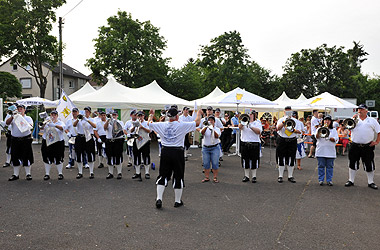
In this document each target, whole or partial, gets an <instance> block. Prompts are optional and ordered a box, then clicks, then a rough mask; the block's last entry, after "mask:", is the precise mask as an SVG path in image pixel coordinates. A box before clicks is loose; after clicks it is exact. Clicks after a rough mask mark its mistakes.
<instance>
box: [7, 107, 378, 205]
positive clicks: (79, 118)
mask: <svg viewBox="0 0 380 250" xmlns="http://www.w3.org/2000/svg"><path fill="white" fill-rule="evenodd" d="M189 110H190V109H189V108H188V107H184V108H183V109H182V110H179V109H178V107H177V106H176V105H172V106H170V107H168V108H167V109H166V110H165V111H164V112H162V113H161V117H159V118H158V117H155V115H154V114H155V111H154V110H150V112H149V116H148V117H147V119H146V118H145V112H143V111H137V110H132V111H131V112H130V120H128V121H126V122H125V123H123V122H122V121H120V119H119V117H118V112H116V111H112V112H111V113H109V114H106V112H104V111H100V112H96V115H95V116H94V115H93V114H92V110H91V107H85V108H84V110H83V111H82V113H81V112H80V111H79V110H78V109H77V108H73V109H72V116H73V118H72V119H71V120H69V121H67V122H66V124H65V123H63V122H62V121H60V120H59V118H58V112H57V111H56V110H53V111H52V112H50V116H49V118H48V119H47V120H46V121H45V122H44V123H43V124H41V128H42V129H43V133H42V145H41V153H42V160H43V162H44V165H45V176H44V177H43V179H44V180H49V179H50V170H51V167H52V165H53V164H54V165H55V166H56V168H57V172H58V180H62V179H64V175H63V162H64V158H65V157H64V152H65V146H64V133H66V135H67V136H68V138H69V141H68V143H69V163H68V165H67V166H66V168H72V167H74V164H75V162H76V163H77V168H78V173H77V176H76V178H77V179H81V178H83V168H86V166H88V168H89V178H90V179H94V178H95V173H94V168H95V167H94V164H95V160H96V156H97V157H98V162H99V165H98V168H103V167H104V165H105V164H106V165H107V166H108V175H107V176H106V179H112V178H114V168H115V169H116V171H117V179H122V165H123V160H124V159H123V158H124V150H123V148H124V144H125V143H126V156H127V158H128V165H129V166H132V165H133V166H134V169H135V173H134V175H133V176H132V179H135V180H137V181H142V179H143V178H142V175H141V170H142V169H143V170H145V175H144V178H145V179H150V172H149V171H150V168H151V159H150V139H151V136H152V134H154V135H155V136H156V137H157V138H158V142H159V154H160V166H159V175H158V177H157V179H156V185H157V199H156V207H157V208H161V207H162V196H163V194H164V190H165V188H166V186H167V185H168V182H169V181H170V180H172V183H173V188H174V190H175V203H174V206H175V207H180V206H182V205H183V201H182V190H183V187H184V186H185V182H184V169H185V161H186V159H187V157H188V153H187V152H188V149H189V147H190V141H189V133H191V132H194V131H196V130H197V131H199V133H200V134H201V135H202V139H201V146H202V165H203V168H204V178H203V180H202V182H203V183H205V182H209V181H210V180H211V179H212V181H213V182H214V183H219V179H218V171H219V166H220V161H222V160H223V155H224V154H229V153H230V148H231V146H232V145H233V144H234V143H235V142H236V143H239V145H240V151H239V153H240V155H241V157H240V159H241V160H240V162H241V166H242V169H243V179H242V182H249V181H251V182H252V183H256V182H257V170H258V169H259V167H260V158H261V156H262V146H263V140H265V138H268V137H269V140H270V139H271V138H274V139H275V146H276V162H277V165H278V178H277V181H278V182H279V183H283V181H284V170H285V169H286V168H287V174H288V176H287V180H288V181H289V182H290V183H296V179H295V177H294V176H293V174H294V168H295V166H296V164H297V168H298V169H302V167H301V159H302V158H304V157H306V156H307V154H306V151H305V142H308V141H310V144H312V146H311V147H310V151H309V154H308V157H310V158H314V157H316V158H317V161H318V176H319V178H318V181H319V184H320V185H324V183H326V184H327V185H329V186H333V182H332V178H333V167H334V160H335V158H336V144H337V143H341V144H342V146H343V152H342V154H345V153H346V148H347V145H348V143H349V137H350V138H351V139H350V140H351V147H350V149H349V151H348V158H349V179H348V181H347V183H346V184H345V186H347V187H350V186H353V185H354V181H355V174H356V171H357V170H358V169H359V166H360V160H361V161H362V163H363V167H364V170H365V171H366V173H367V177H368V187H370V188H373V189H377V188H378V187H377V185H376V184H375V183H374V181H373V178H374V170H375V162H374V148H375V146H376V145H377V144H378V143H379V142H380V125H379V123H378V122H377V121H376V120H375V119H373V118H371V117H367V112H368V108H367V106H365V105H363V104H362V105H360V106H359V107H358V113H357V114H355V115H354V117H353V119H354V121H355V127H354V128H351V129H350V130H348V129H347V128H345V124H344V123H343V122H342V121H341V122H340V121H338V120H333V119H332V118H331V116H329V115H325V116H323V114H321V113H318V110H314V111H313V116H312V117H308V118H307V119H306V120H304V119H303V118H299V117H298V113H297V112H296V111H292V109H291V107H290V106H287V107H285V110H284V116H283V117H281V118H280V119H278V120H277V119H276V117H274V118H273V121H272V124H270V123H269V121H267V120H266V119H264V118H262V119H258V113H257V112H256V111H255V110H251V111H250V112H249V113H248V114H240V113H239V112H236V113H234V116H233V117H231V118H230V117H229V114H228V113H225V114H224V116H221V110H220V109H219V108H216V109H215V110H214V109H213V107H211V106H209V107H207V108H206V112H205V114H203V111H202V110H198V111H193V114H192V115H190V113H189ZM202 116H204V117H203V118H202ZM5 123H6V125H7V126H8V131H9V133H8V134H7V148H6V155H7V157H6V163H5V164H4V167H8V166H12V167H13V175H12V176H11V177H10V178H9V181H15V180H18V179H19V175H20V167H21V166H23V167H24V169H25V173H26V180H28V181H30V180H32V175H31V165H32V164H33V163H34V156H33V150H32V146H31V145H32V137H31V129H30V127H32V126H33V121H32V119H31V118H30V117H29V116H27V115H26V114H25V106H23V105H17V112H10V113H9V114H8V115H7V117H6V119H5ZM374 134H376V137H375V138H374V136H373V135H374ZM211 173H212V174H213V178H210V174H211ZM325 181H326V182H325Z"/></svg>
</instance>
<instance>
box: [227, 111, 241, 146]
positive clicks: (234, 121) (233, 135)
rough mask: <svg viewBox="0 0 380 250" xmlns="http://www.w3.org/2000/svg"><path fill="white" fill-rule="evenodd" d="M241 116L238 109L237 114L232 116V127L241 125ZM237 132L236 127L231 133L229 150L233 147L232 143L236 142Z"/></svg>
mask: <svg viewBox="0 0 380 250" xmlns="http://www.w3.org/2000/svg"><path fill="white" fill-rule="evenodd" d="M239 116H240V112H238V111H236V112H235V116H233V117H232V118H231V127H238V125H239ZM236 132H237V130H236V129H232V133H231V140H230V142H229V144H228V146H227V152H228V151H229V150H230V148H231V147H232V145H233V144H234V143H235V142H236Z"/></svg>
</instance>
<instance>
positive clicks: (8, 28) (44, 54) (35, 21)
mask: <svg viewBox="0 0 380 250" xmlns="http://www.w3.org/2000/svg"><path fill="white" fill-rule="evenodd" d="M65 2H66V1H65V0H28V1H27V0H25V1H24V0H1V1H0V13H1V15H0V58H1V57H2V56H6V57H12V62H13V63H17V64H18V66H19V67H21V68H24V69H25V68H26V67H27V66H30V68H31V70H26V72H28V74H30V75H31V76H32V77H34V78H35V80H36V82H37V85H38V86H39V88H40V96H41V97H45V90H46V86H47V83H48V81H47V77H48V74H49V72H48V71H44V70H43V64H44V63H47V64H48V65H51V66H55V65H56V63H57V60H58V43H57V39H56V37H55V36H52V35H50V32H51V30H52V23H54V22H55V21H56V16H55V12H54V10H55V9H57V8H58V7H60V6H62V5H63V4H64V3H65Z"/></svg>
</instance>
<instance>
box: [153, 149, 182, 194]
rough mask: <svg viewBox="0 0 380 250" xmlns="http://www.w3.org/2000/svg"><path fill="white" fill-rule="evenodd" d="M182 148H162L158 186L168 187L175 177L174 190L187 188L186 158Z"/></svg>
mask: <svg viewBox="0 0 380 250" xmlns="http://www.w3.org/2000/svg"><path fill="white" fill-rule="evenodd" d="M183 150H184V149H183V148H182V147H162V150H161V159H160V170H159V174H158V177H157V181H156V184H157V185H164V186H165V187H166V186H167V185H168V182H169V181H170V179H171V177H172V176H173V188H177V189H179V188H183V187H184V186H185V182H184V176H185V156H184V153H183Z"/></svg>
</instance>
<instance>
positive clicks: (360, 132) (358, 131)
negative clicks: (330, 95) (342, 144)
mask: <svg viewBox="0 0 380 250" xmlns="http://www.w3.org/2000/svg"><path fill="white" fill-rule="evenodd" d="M367 113H368V107H367V106H366V105H365V104H360V105H359V107H358V114H355V115H354V117H353V119H357V123H356V126H355V128H353V129H352V130H351V139H352V143H351V148H350V151H349V152H348V159H349V172H348V173H349V179H348V181H347V182H346V184H345V186H346V187H350V186H354V182H355V175H356V171H358V169H359V165H360V159H361V160H362V162H363V167H364V170H365V171H366V173H367V179H368V187H370V188H372V189H378V187H377V185H376V184H375V183H374V182H373V177H374V175H375V159H374V158H375V153H374V150H375V146H376V145H378V144H379V142H380V125H379V123H378V122H377V121H376V120H375V119H374V118H372V117H368V116H367ZM374 134H376V138H374Z"/></svg>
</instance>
